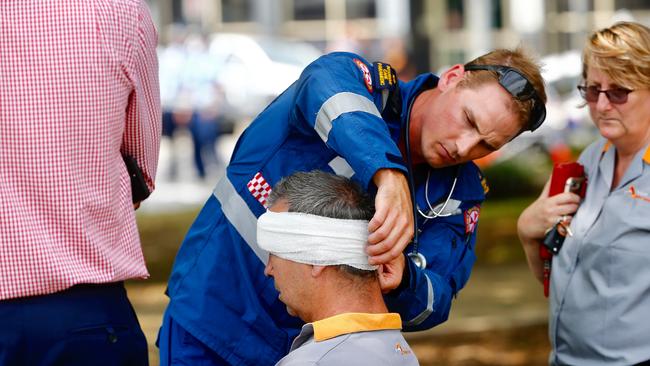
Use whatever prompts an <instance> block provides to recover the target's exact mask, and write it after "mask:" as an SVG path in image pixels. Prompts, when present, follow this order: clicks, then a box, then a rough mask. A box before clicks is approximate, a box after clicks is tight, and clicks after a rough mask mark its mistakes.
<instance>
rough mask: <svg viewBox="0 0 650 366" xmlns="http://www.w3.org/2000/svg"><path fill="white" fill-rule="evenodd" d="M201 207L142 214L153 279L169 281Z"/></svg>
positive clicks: (142, 236) (141, 228) (142, 231)
mask: <svg viewBox="0 0 650 366" xmlns="http://www.w3.org/2000/svg"><path fill="white" fill-rule="evenodd" d="M198 212H199V209H198V208H196V209H189V210H186V211H179V212H168V213H149V212H147V213H138V215H137V221H138V229H139V231H140V239H141V241H142V248H143V251H144V258H145V260H146V262H147V268H148V269H149V274H151V280H152V281H164V282H166V281H167V279H168V278H169V274H170V272H171V267H172V264H173V263H174V258H175V257H176V253H177V252H178V248H180V245H181V243H182V242H183V238H184V237H185V234H186V233H187V230H188V229H189V228H190V225H192V222H194V218H196V216H197V215H198Z"/></svg>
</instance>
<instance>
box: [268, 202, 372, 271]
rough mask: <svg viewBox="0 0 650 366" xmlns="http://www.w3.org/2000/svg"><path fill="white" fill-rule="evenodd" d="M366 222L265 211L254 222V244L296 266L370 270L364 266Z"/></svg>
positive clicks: (365, 263)
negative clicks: (334, 266) (344, 267)
mask: <svg viewBox="0 0 650 366" xmlns="http://www.w3.org/2000/svg"><path fill="white" fill-rule="evenodd" d="M367 243H368V221H365V220H345V219H332V218H329V217H323V216H316V215H310V214H305V213H299V212H273V211H267V212H266V213H265V214H263V215H262V216H260V217H259V219H258V220H257V244H258V245H259V246H260V248H262V249H264V250H266V251H268V252H269V253H271V254H274V255H277V256H278V257H280V258H284V259H288V260H291V261H294V262H298V263H305V264H314V265H320V266H330V265H339V264H347V265H349V266H352V267H355V268H358V269H363V270H368V271H370V270H374V269H376V268H377V266H373V265H370V264H369V263H368V254H366V245H367Z"/></svg>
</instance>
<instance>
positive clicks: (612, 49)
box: [582, 22, 650, 90]
mask: <svg viewBox="0 0 650 366" xmlns="http://www.w3.org/2000/svg"><path fill="white" fill-rule="evenodd" d="M589 67H592V68H595V69H598V70H600V71H602V72H603V73H604V74H605V75H607V76H608V77H609V78H610V79H611V80H612V81H613V82H614V83H616V84H618V86H620V87H623V88H628V89H633V90H634V89H646V88H649V87H650V29H649V28H648V27H646V26H644V25H642V24H639V23H634V22H620V23H616V24H614V25H613V26H611V27H608V28H604V29H601V30H598V31H596V32H594V33H593V34H592V35H591V37H589V40H588V41H587V43H586V44H585V47H584V50H583V52H582V78H583V80H585V81H586V80H587V70H588V69H589Z"/></svg>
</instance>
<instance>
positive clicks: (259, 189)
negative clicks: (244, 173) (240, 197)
mask: <svg viewBox="0 0 650 366" xmlns="http://www.w3.org/2000/svg"><path fill="white" fill-rule="evenodd" d="M246 187H248V190H249V191H250V192H251V194H252V195H253V197H255V199H257V201H259V203H261V204H262V206H264V207H265V208H266V207H268V203H267V199H268V198H269V195H270V194H271V186H270V185H269V184H268V183H267V182H266V179H264V177H263V176H262V173H259V172H258V173H257V174H255V176H254V177H253V179H251V180H250V181H249V182H248V184H246Z"/></svg>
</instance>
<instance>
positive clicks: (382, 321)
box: [311, 313, 402, 342]
mask: <svg viewBox="0 0 650 366" xmlns="http://www.w3.org/2000/svg"><path fill="white" fill-rule="evenodd" d="M311 325H312V327H313V329H314V340H315V341H316V342H320V341H324V340H327V339H330V338H334V337H338V336H340V335H343V334H349V333H358V332H367V331H373V330H388V329H402V319H401V318H400V316H399V314H397V313H382V314H368V313H345V314H339V315H334V316H332V317H329V318H325V319H322V320H318V321H315V322H313V323H311Z"/></svg>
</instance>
